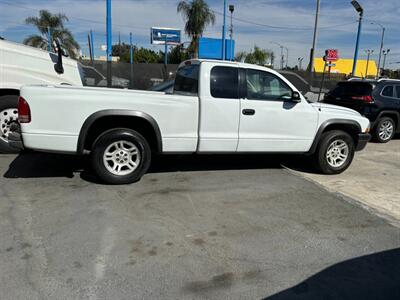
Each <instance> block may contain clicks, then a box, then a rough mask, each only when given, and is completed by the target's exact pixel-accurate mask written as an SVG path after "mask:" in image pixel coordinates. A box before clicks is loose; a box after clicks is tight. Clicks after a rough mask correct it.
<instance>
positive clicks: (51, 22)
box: [24, 10, 80, 58]
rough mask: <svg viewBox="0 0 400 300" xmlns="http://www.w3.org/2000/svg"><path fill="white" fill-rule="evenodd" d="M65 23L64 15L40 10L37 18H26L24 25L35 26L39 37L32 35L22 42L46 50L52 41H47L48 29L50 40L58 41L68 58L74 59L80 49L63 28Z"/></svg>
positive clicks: (69, 32) (68, 32)
mask: <svg viewBox="0 0 400 300" xmlns="http://www.w3.org/2000/svg"><path fill="white" fill-rule="evenodd" d="M65 21H68V18H67V16H66V15H64V14H52V13H51V12H49V11H47V10H41V11H40V12H39V17H29V18H26V19H25V23H26V24H29V25H33V26H35V27H36V28H37V29H38V31H39V33H40V35H37V34H33V35H30V36H28V37H27V38H26V39H25V40H24V44H25V45H29V46H33V47H36V48H41V49H45V50H46V49H48V44H49V43H52V41H49V40H48V33H49V32H48V30H49V28H50V33H51V39H52V40H53V39H55V38H58V39H60V41H61V46H62V47H63V48H64V49H65V50H66V51H67V52H68V54H69V56H70V57H72V58H76V57H77V54H78V50H79V49H80V47H79V44H78V43H77V42H76V41H75V39H74V37H73V35H72V33H71V31H69V30H68V29H67V28H65V27H64V22H65Z"/></svg>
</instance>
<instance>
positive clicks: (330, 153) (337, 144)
mask: <svg viewBox="0 0 400 300" xmlns="http://www.w3.org/2000/svg"><path fill="white" fill-rule="evenodd" d="M348 156H349V146H348V145H347V143H346V142H345V141H343V140H335V141H333V142H332V143H331V144H330V145H329V147H328V150H327V151H326V160H327V162H328V164H329V165H330V166H331V167H334V168H340V167H341V166H343V165H344V164H345V163H346V160H347V158H348Z"/></svg>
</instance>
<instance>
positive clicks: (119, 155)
mask: <svg viewBox="0 0 400 300" xmlns="http://www.w3.org/2000/svg"><path fill="white" fill-rule="evenodd" d="M140 161H141V155H140V151H139V149H138V147H137V146H136V145H135V144H133V143H131V142H128V141H117V142H114V143H112V144H111V145H109V146H108V147H107V148H106V150H105V151H104V155H103V163H104V166H105V167H106V169H107V170H108V171H109V172H110V173H111V174H113V175H117V176H125V175H128V174H131V173H132V172H134V171H135V170H136V169H137V167H138V166H139V164H140Z"/></svg>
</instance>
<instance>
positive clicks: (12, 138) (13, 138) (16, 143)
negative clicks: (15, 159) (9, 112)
mask: <svg viewBox="0 0 400 300" xmlns="http://www.w3.org/2000/svg"><path fill="white" fill-rule="evenodd" d="M8 144H9V145H10V147H11V148H13V149H17V150H24V143H23V142H22V134H21V127H20V125H19V124H18V123H13V124H12V125H11V127H10V134H9V135H8Z"/></svg>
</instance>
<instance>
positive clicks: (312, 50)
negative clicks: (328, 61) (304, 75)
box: [310, 0, 321, 84]
mask: <svg viewBox="0 0 400 300" xmlns="http://www.w3.org/2000/svg"><path fill="white" fill-rule="evenodd" d="M320 7H321V2H320V0H317V9H316V12H315V24H314V36H313V42H312V48H311V50H310V84H311V83H312V79H313V76H314V56H315V45H316V43H317V34H318V20H319V10H320Z"/></svg>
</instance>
